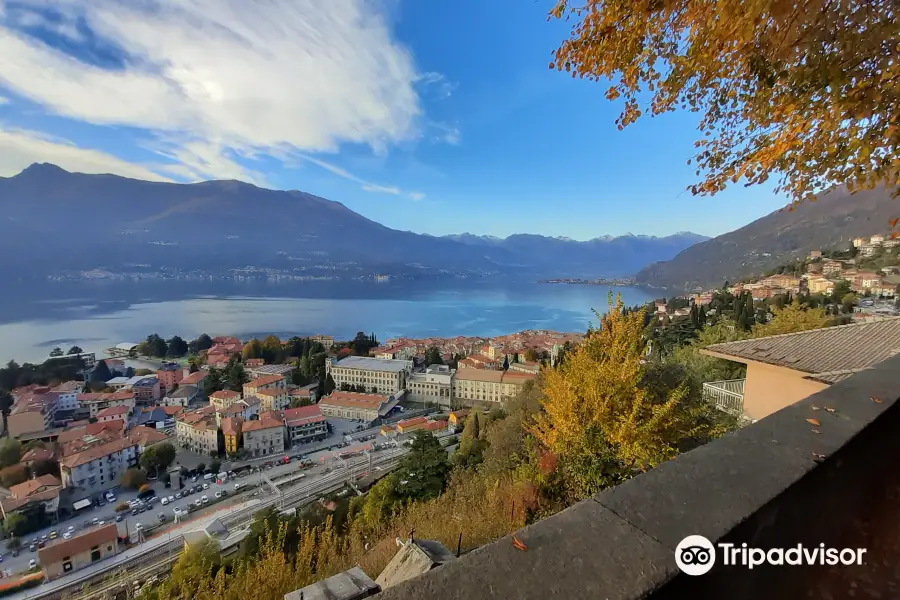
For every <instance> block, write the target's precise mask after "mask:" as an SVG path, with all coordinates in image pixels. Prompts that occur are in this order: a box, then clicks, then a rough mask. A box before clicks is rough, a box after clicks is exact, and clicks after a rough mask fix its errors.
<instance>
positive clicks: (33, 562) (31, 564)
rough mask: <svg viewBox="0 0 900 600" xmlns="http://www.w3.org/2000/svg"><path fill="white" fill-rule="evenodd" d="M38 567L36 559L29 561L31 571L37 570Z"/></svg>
mask: <svg viewBox="0 0 900 600" xmlns="http://www.w3.org/2000/svg"><path fill="white" fill-rule="evenodd" d="M36 566H37V561H36V560H35V559H33V558H32V559H31V560H29V561H28V568H29V569H33V568H35V567H36Z"/></svg>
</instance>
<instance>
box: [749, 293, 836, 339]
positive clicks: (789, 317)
mask: <svg viewBox="0 0 900 600" xmlns="http://www.w3.org/2000/svg"><path fill="white" fill-rule="evenodd" d="M772 314H773V316H772V319H771V320H770V321H769V322H768V323H764V324H763V323H760V324H758V325H754V326H753V331H752V333H751V336H750V337H754V338H760V337H768V336H770V335H780V334H783V333H797V332H800V331H809V330H810V329H820V328H822V327H825V326H826V325H827V324H828V318H827V315H826V314H825V311H824V310H823V309H821V308H809V307H807V306H805V305H802V304H800V302H798V301H794V302H793V303H792V304H789V305H787V306H785V307H784V308H777V307H773V308H772Z"/></svg>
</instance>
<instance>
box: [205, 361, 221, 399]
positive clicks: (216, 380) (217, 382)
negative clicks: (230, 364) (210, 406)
mask: <svg viewBox="0 0 900 600" xmlns="http://www.w3.org/2000/svg"><path fill="white" fill-rule="evenodd" d="M225 385H226V382H225V379H224V374H223V373H222V370H221V369H216V368H215V367H210V369H209V371H208V372H207V373H206V377H205V378H204V379H203V393H204V395H205V396H206V397H207V398H209V397H210V395H212V394H214V393H216V392H218V391H221V390H224V389H225Z"/></svg>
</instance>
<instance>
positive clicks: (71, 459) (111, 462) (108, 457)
mask: <svg viewBox="0 0 900 600" xmlns="http://www.w3.org/2000/svg"><path fill="white" fill-rule="evenodd" d="M137 448H138V446H137V444H136V443H135V442H133V441H132V440H129V439H127V438H123V439H119V440H115V441H113V442H109V443H107V444H101V445H97V446H93V447H90V448H88V449H86V450H84V451H82V452H78V453H76V454H72V455H71V456H67V457H65V458H63V459H62V461H60V472H61V475H62V485H63V488H65V489H67V490H69V493H70V495H71V497H73V498H86V497H88V496H90V495H92V494H97V493H99V492H102V491H104V490H108V489H110V488H114V487H117V486H118V485H119V480H120V479H121V478H122V475H123V474H124V473H125V471H127V470H128V469H129V468H130V467H133V466H135V465H137V458H138V451H137Z"/></svg>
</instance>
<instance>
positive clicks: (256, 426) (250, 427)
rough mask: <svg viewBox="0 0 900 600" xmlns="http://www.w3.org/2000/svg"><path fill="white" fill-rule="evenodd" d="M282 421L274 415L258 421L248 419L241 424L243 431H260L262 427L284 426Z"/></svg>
mask: <svg viewBox="0 0 900 600" xmlns="http://www.w3.org/2000/svg"><path fill="white" fill-rule="evenodd" d="M282 425H283V424H282V422H281V421H280V420H278V419H276V418H274V417H272V416H265V417H263V418H262V419H260V420H258V421H247V422H246V423H244V424H243V425H242V426H241V431H242V432H243V433H247V432H248V431H260V430H262V429H272V428H273V427H282Z"/></svg>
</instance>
